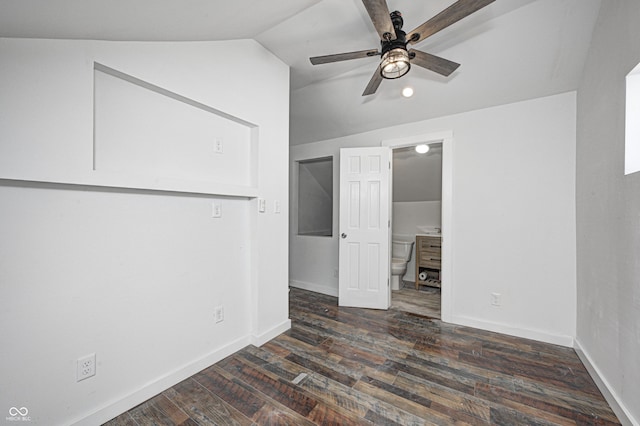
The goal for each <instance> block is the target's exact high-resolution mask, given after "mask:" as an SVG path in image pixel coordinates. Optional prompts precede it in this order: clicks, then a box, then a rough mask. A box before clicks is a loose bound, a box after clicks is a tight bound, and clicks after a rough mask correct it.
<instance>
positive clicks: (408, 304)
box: [391, 281, 441, 319]
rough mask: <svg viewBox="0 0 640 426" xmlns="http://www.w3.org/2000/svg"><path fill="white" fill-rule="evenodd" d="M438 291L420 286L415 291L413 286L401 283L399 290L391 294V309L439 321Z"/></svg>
mask: <svg viewBox="0 0 640 426" xmlns="http://www.w3.org/2000/svg"><path fill="white" fill-rule="evenodd" d="M440 304H441V300H440V289H439V288H435V287H429V286H425V285H421V286H420V288H419V290H416V287H415V284H414V283H412V282H410V281H407V282H403V283H402V286H401V287H400V290H394V291H392V292H391V309H397V310H399V311H403V312H410V313H413V314H418V315H423V316H426V317H430V318H434V319H440V318H441V317H440Z"/></svg>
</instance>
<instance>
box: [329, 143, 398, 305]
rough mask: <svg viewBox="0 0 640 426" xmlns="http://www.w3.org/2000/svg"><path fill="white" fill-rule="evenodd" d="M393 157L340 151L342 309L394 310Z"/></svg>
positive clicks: (383, 152)
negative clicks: (391, 240)
mask: <svg viewBox="0 0 640 426" xmlns="http://www.w3.org/2000/svg"><path fill="white" fill-rule="evenodd" d="M390 152H391V150H390V149H389V148H388V147H375V148H342V149H341V150H340V235H339V240H340V244H339V249H340V254H339V256H340V257H339V277H338V296H339V298H338V303H339V304H340V306H354V307H359V308H373V309H387V308H389V304H390V298H391V292H390V290H389V278H390V275H389V273H390V271H389V262H390V258H389V234H390V228H389V225H390V223H389V211H390V200H389V192H390V191H389V189H390V188H389V186H390V181H389V174H390V173H389V169H390Z"/></svg>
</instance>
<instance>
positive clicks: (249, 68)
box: [0, 39, 290, 425]
mask: <svg viewBox="0 0 640 426" xmlns="http://www.w3.org/2000/svg"><path fill="white" fill-rule="evenodd" d="M223 54H224V57H225V59H230V58H229V55H233V56H235V58H231V59H234V60H237V62H238V66H237V68H236V69H235V70H234V72H233V73H232V74H223V71H225V70H226V67H219V66H218V63H217V60H218V58H220V57H221V56H222V55H223ZM0 57H1V58H2V67H0V93H2V96H1V97H0V200H1V201H0V203H1V206H2V208H0V300H2V301H3V302H4V304H3V308H2V309H1V310H0V338H1V340H2V342H3V344H2V345H0V359H1V360H2V363H1V364H0V383H2V386H0V410H2V411H3V412H7V410H8V408H9V407H12V406H16V407H23V406H24V407H27V408H28V410H29V416H30V417H31V420H32V421H31V423H30V424H39V425H58V424H60V425H68V424H73V423H76V422H79V423H80V424H99V423H102V422H104V421H106V420H108V419H109V418H111V417H113V416H115V415H117V414H119V413H120V412H122V411H124V410H127V409H129V408H131V407H133V406H135V405H137V404H139V403H140V402H142V401H144V400H145V399H147V398H149V397H150V396H153V395H154V394H155V393H158V392H160V391H162V390H163V389H165V388H167V387H169V386H171V385H172V384H174V383H176V382H178V381H180V380H182V379H183V378H185V377H188V376H189V375H191V374H193V373H195V372H197V371H199V370H200V369H202V368H204V367H206V366H208V365H210V364H212V363H214V362H216V361H218V360H219V359H221V357H223V356H225V355H227V354H229V353H231V352H233V351H235V350H237V349H239V348H241V347H243V346H245V345H247V344H249V343H255V344H261V343H263V342H264V341H266V340H268V339H269V338H271V337H273V336H275V335H277V334H278V333H280V332H281V331H283V330H285V329H287V328H288V327H289V324H290V323H289V320H288V297H287V296H288V293H287V282H288V270H287V269H288V265H287V262H288V258H287V256H288V242H287V223H288V214H287V212H288V202H287V200H288V196H287V195H288V194H287V187H288V167H287V164H288V102H289V100H288V90H289V89H288V87H289V79H288V77H289V74H288V68H287V67H286V66H285V65H284V64H283V63H282V62H280V61H279V60H278V59H277V58H275V57H274V56H273V55H271V54H270V53H268V52H267V51H265V50H264V49H263V48H262V47H261V46H260V45H258V44H257V43H255V42H253V41H233V42H212V43H210V42H207V43H204V42H203V43H119V42H117V43H110V42H91V41H54V40H19V39H0ZM94 62H99V63H101V64H104V65H106V66H108V67H111V68H113V69H116V70H119V71H121V72H124V73H127V74H129V75H132V76H135V77H136V78H139V79H141V80H144V81H146V82H149V83H150V84H153V85H157V86H159V87H162V88H164V89H166V90H169V91H172V92H174V93H177V94H180V95H181V96H184V97H187V98H189V99H191V100H193V101H194V102H199V103H202V104H204V105H207V106H209V107H211V108H214V109H217V110H220V111H223V112H225V113H226V114H229V115H233V116H235V117H240V118H241V119H243V120H246V121H247V122H250V123H253V124H254V125H255V126H256V128H257V129H258V130H259V138H258V140H257V147H256V148H257V149H255V150H254V152H252V153H251V154H250V155H249V157H251V158H246V157H247V155H245V156H244V158H239V159H237V160H236V161H237V162H236V165H237V166H243V165H242V164H241V162H248V163H250V164H252V167H253V169H254V170H252V173H253V174H254V175H255V179H254V181H253V183H254V184H251V185H247V182H246V180H245V181H244V182H243V183H242V184H241V185H237V186H235V185H233V184H228V183H225V184H222V185H221V184H219V182H214V181H208V180H189V179H188V178H186V179H185V178H182V179H171V178H166V177H165V176H160V175H159V176H153V175H149V174H146V175H144V174H143V175H142V176H135V175H134V174H131V173H129V172H127V173H107V172H104V173H103V172H101V170H99V169H98V170H93V169H92V163H93V161H92V160H93V155H94V153H93V147H94V146H93V145H94V141H93V136H94V135H93V119H94V117H93V115H94V111H93V93H94V89H93V76H94ZM221 68H224V70H222V69H221ZM256 74H259V75H261V78H260V79H259V80H258V79H255V78H254V76H255V75H256ZM265 81H266V82H268V84H264V83H265ZM149 107H150V108H151V107H152V105H149ZM212 147H213V144H212ZM231 161H232V160H231ZM243 168H244V169H246V167H244V166H243ZM185 175H188V173H185ZM163 189H168V190H171V191H163ZM256 197H260V198H264V199H266V200H267V211H266V212H265V213H258V212H257V201H256ZM276 200H277V201H279V202H280V203H281V206H282V210H283V212H282V213H280V214H276V213H275V212H274V208H273V206H274V202H275V201H276ZM213 201H215V202H218V203H220V204H221V206H222V218H219V219H214V218H212V217H211V215H212V202H213ZM219 305H223V306H224V310H225V319H224V321H223V322H222V323H218V324H215V322H214V315H213V313H214V308H215V307H216V306H219ZM93 352H95V353H96V357H97V374H96V376H95V377H93V378H90V379H87V380H84V381H82V382H79V383H77V382H76V360H77V359H78V358H79V357H82V356H84V355H87V354H89V353H93Z"/></svg>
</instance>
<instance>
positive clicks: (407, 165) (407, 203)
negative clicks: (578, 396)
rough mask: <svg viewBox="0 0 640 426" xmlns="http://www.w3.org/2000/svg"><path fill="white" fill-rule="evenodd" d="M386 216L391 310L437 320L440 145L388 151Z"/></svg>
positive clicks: (440, 236)
mask: <svg viewBox="0 0 640 426" xmlns="http://www.w3.org/2000/svg"><path fill="white" fill-rule="evenodd" d="M426 147H428V148H426ZM425 151H426V152H425ZM391 217H392V224H391V240H392V244H391V250H392V284H391V307H392V308H393V309H398V310H402V311H407V312H411V313H415V314H418V315H424V316H428V317H431V318H438V319H440V318H441V286H442V280H441V273H442V264H441V259H442V254H441V250H442V233H441V230H442V142H433V143H429V144H419V145H411V146H403V147H398V148H395V149H393V167H392V214H391ZM407 257H408V261H407ZM405 261H406V263H405Z"/></svg>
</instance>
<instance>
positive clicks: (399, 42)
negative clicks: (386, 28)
mask: <svg viewBox="0 0 640 426" xmlns="http://www.w3.org/2000/svg"><path fill="white" fill-rule="evenodd" d="M389 16H390V17H391V22H392V23H393V28H394V29H395V31H396V39H395V40H391V35H389V39H387V40H380V45H381V50H382V52H381V55H384V54H385V53H387V52H388V51H390V50H391V49H396V48H398V47H399V48H401V49H405V50H406V49H407V33H405V32H404V31H402V26H403V25H404V20H403V19H402V13H400V12H399V11H397V10H396V11H393V12H391V13H390V14H389ZM385 35H386V34H385Z"/></svg>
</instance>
